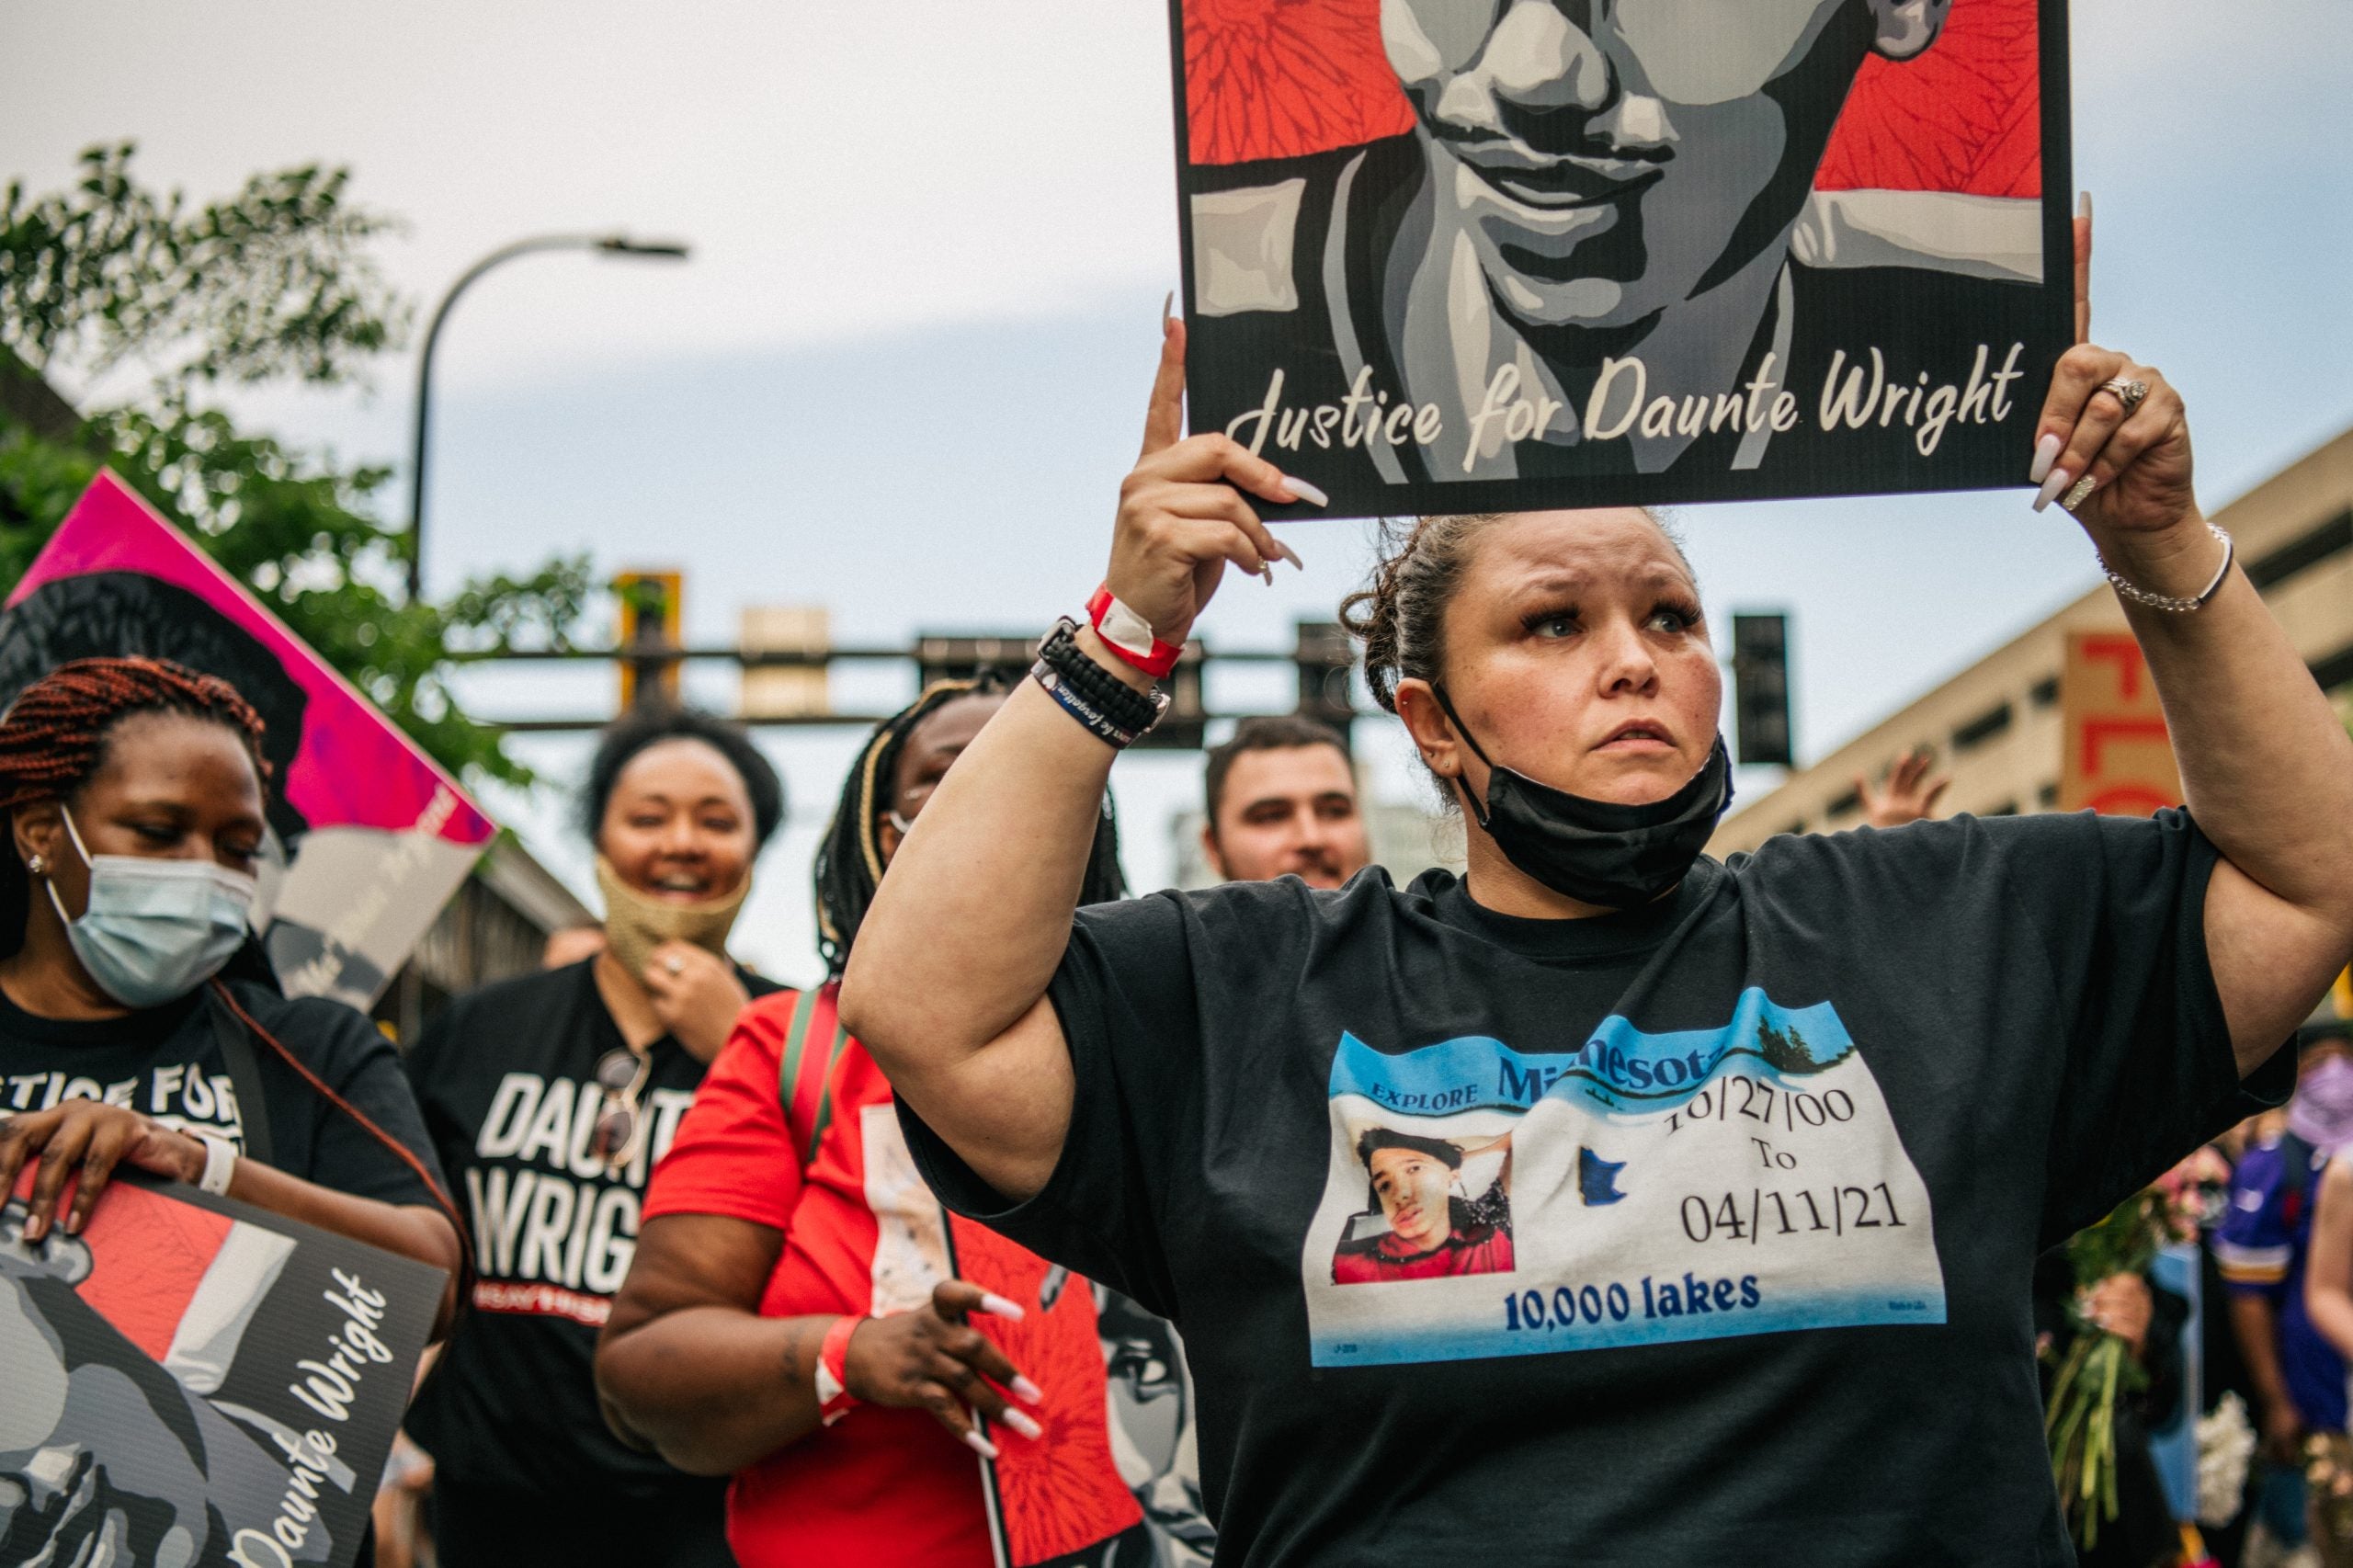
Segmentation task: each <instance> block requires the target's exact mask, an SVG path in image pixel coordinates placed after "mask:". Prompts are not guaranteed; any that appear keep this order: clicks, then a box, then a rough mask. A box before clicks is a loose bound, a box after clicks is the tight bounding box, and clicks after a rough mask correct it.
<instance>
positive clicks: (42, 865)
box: [25, 855, 49, 877]
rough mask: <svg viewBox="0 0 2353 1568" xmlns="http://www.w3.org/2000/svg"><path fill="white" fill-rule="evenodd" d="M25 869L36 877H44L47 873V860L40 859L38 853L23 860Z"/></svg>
mask: <svg viewBox="0 0 2353 1568" xmlns="http://www.w3.org/2000/svg"><path fill="white" fill-rule="evenodd" d="M25 869H26V870H28V871H30V872H31V873H32V874H33V875H34V876H36V877H45V876H47V875H48V874H49V862H48V861H46V860H44V859H42V858H40V856H39V855H35V856H34V857H33V858H31V859H29V860H28V861H26V862H25Z"/></svg>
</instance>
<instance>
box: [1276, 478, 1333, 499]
mask: <svg viewBox="0 0 2353 1568" xmlns="http://www.w3.org/2000/svg"><path fill="white" fill-rule="evenodd" d="M1283 483H1284V484H1285V485H1287V486H1288V487H1289V488H1290V493H1291V494H1293V495H1296V496H1298V497H1299V498H1300V499H1301V500H1302V501H1304V502H1306V503H1307V504H1308V505H1309V506H1330V505H1331V504H1332V498H1331V497H1330V496H1329V495H1326V494H1324V492H1323V491H1322V490H1320V489H1318V488H1317V487H1316V486H1314V485H1313V484H1310V483H1307V481H1305V480H1303V479H1293V478H1292V477H1291V476H1290V475H1289V474H1285V475H1283Z"/></svg>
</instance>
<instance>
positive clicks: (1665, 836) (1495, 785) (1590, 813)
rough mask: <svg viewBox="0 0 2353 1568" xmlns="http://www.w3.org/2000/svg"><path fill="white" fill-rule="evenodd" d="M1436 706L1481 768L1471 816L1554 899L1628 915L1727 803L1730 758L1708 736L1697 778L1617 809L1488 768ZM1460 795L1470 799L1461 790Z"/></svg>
mask: <svg viewBox="0 0 2353 1568" xmlns="http://www.w3.org/2000/svg"><path fill="white" fill-rule="evenodd" d="M1431 690H1432V691H1433V692H1434V693H1435V694H1436V696H1437V698H1438V706H1439V707H1440V708H1442V709H1444V710H1446V716H1447V717H1448V718H1449V719H1451V720H1452V721H1453V722H1454V727H1455V729H1456V730H1458V731H1459V732H1461V735H1462V738H1463V740H1464V741H1465V742H1467V743H1468V744H1470V747H1471V750H1472V752H1473V753H1474V754H1476V756H1478V758H1479V760H1480V761H1481V762H1483V763H1485V764H1486V765H1487V804H1486V809H1485V810H1484V811H1481V810H1480V809H1479V805H1478V802H1477V801H1475V800H1472V812H1473V814H1475V815H1476V816H1477V817H1478V819H1479V825H1480V826H1481V827H1483V828H1485V829H1486V830H1487V836H1488V837H1490V838H1492V839H1494V840H1495V847H1496V848H1498V849H1500V850H1502V851H1503V852H1504V858H1505V859H1506V860H1509V861H1510V862H1511V863H1512V864H1513V865H1515V866H1517V867H1518V868H1519V869H1521V870H1523V871H1525V872H1527V873H1528V874H1529V876H1531V877H1533V878H1535V879H1536V880H1537V881H1540V882H1542V883H1543V884H1544V885H1545V886H1546V887H1548V888H1551V889H1552V891H1553V892H1557V893H1561V894H1563V895H1564V896H1566V897H1569V898H1574V899H1576V900H1577V901H1579V902H1580V903H1594V904H1599V905H1600V906H1601V907H1602V908H1604V909H1636V908H1639V907H1641V906H1642V905H1643V904H1645V903H1650V902H1651V901H1652V900H1654V899H1655V898H1657V897H1658V896H1659V895H1660V894H1661V893H1664V892H1666V891H1667V890H1668V889H1669V888H1672V887H1673V886H1675V884H1676V883H1677V882H1679V881H1682V880H1683V879H1684V877H1685V876H1687V875H1688V873H1689V872H1690V869H1691V866H1692V863H1693V862H1694V861H1696V860H1698V859H1699V852H1700V851H1701V850H1703V849H1705V848H1706V847H1707V846H1708V839H1709V836H1710V835H1712V834H1713V833H1714V832H1715V831H1716V823H1717V820H1718V819H1719V818H1721V817H1722V815H1723V814H1724V811H1725V808H1727V807H1729V806H1730V805H1731V804H1732V757H1731V756H1730V755H1729V754H1728V753H1727V752H1726V751H1725V750H1724V739H1723V736H1722V735H1718V736H1717V737H1716V744H1715V749H1714V750H1712V751H1711V752H1710V753H1709V754H1708V761H1707V764H1706V766H1704V767H1701V768H1700V769H1699V776H1698V777H1697V778H1693V779H1692V780H1691V782H1690V783H1688V784H1686V785H1685V786H1684V787H1683V788H1682V789H1680V790H1677V791H1676V792H1675V793H1674V794H1672V795H1669V796H1668V797H1667V798H1666V799H1665V800H1664V801H1654V803H1652V804H1650V805H1647V806H1621V805H1619V804H1617V803H1615V802H1614V801H1588V800H1586V798H1585V797H1584V796H1582V795H1572V794H1570V793H1568V792H1567V791H1566V790H1555V789H1553V788H1552V786H1551V785H1549V784H1539V783H1538V782H1536V780H1534V779H1533V778H1529V777H1528V776H1527V775H1526V774H1524V773H1515V772H1513V771H1512V770H1511V769H1510V768H1508V767H1497V766H1496V765H1495V759H1494V758H1493V757H1491V756H1488V755H1487V754H1486V752H1485V751H1484V750H1483V749H1482V748H1481V746H1480V744H1479V743H1478V741H1477V739H1476V738H1475V737H1473V736H1472V733H1471V730H1470V727H1469V726H1468V725H1466V724H1464V723H1463V722H1462V717H1461V714H1459V713H1457V712H1455V710H1454V704H1453V703H1451V702H1449V701H1448V700H1447V699H1446V693H1445V691H1444V690H1443V689H1441V688H1439V687H1431ZM1462 794H1463V796H1464V798H1465V799H1466V800H1467V799H1470V798H1471V790H1470V789H1469V787H1468V786H1467V785H1464V786H1463V787H1462Z"/></svg>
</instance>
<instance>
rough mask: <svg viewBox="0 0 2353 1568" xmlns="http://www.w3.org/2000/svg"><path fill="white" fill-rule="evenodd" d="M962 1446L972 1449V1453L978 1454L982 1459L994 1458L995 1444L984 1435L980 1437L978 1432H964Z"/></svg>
mask: <svg viewBox="0 0 2353 1568" xmlns="http://www.w3.org/2000/svg"><path fill="white" fill-rule="evenodd" d="M964 1446H965V1447H966V1448H968V1449H972V1451H973V1452H974V1453H976V1454H978V1455H980V1456H981V1458H983V1459H984V1460H993V1459H995V1458H996V1445H995V1443H992V1442H990V1441H989V1440H988V1439H987V1438H986V1437H982V1436H981V1435H980V1434H979V1433H978V1432H967V1433H965V1434H964Z"/></svg>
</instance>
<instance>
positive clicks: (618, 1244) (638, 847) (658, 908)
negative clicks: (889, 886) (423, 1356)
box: [408, 709, 784, 1568]
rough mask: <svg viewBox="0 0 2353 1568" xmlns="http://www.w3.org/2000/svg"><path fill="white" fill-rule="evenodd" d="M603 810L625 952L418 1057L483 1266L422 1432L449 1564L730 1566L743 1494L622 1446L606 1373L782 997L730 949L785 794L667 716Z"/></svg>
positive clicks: (592, 792)
mask: <svg viewBox="0 0 2353 1568" xmlns="http://www.w3.org/2000/svg"><path fill="white" fill-rule="evenodd" d="M582 806H583V819H584V825H585V828H586V830H587V834H588V836H589V838H590V840H591V841H592V842H593V843H594V845H595V846H596V850H597V887H598V889H599V890H600V891H601V892H603V894H604V899H605V919H604V937H605V942H604V945H603V948H602V949H601V950H599V951H596V952H594V953H592V954H591V955H590V956H589V957H587V958H585V959H583V960H579V961H577V962H574V963H573V964H571V965H569V966H567V967H565V968H563V969H555V970H546V971H540V972H538V973H534V974H529V975H525V976H522V977H520V978H518V979H515V980H508V981H504V982H501V983H497V984H494V985H489V986H485V987H483V989H481V990H479V991H475V992H472V993H471V994H467V995H465V996H461V997H460V998H458V999H457V1000H456V1001H454V1002H452V1003H451V1004H450V1005H449V1007H448V1008H447V1009H446V1010H445V1011H444V1012H443V1013H442V1014H441V1015H440V1017H437V1018H436V1019H434V1020H433V1022H432V1023H431V1024H430V1025H428V1026H427V1027H426V1031H425V1036H424V1038H423V1040H420V1041H419V1042H418V1045H417V1048H416V1050H415V1051H413V1052H412V1053H411V1054H410V1057H409V1062H408V1067H409V1074H410V1076H411V1079H412V1081H414V1082H415V1085H416V1096H417V1101H418V1103H419V1104H420V1105H421V1106H422V1107H423V1108H424V1110H425V1120H426V1127H427V1128H428V1129H429V1130H430V1131H431V1133H432V1136H433V1141H434V1144H435V1147H436V1148H437V1149H438V1150H439V1152H440V1154H441V1158H442V1161H443V1163H444V1164H445V1165H447V1166H448V1167H449V1171H450V1173H451V1175H452V1177H453V1179H456V1180H458V1181H460V1182H462V1183H463V1184H464V1186H465V1190H466V1198H467V1201H468V1202H469V1203H470V1204H471V1206H472V1210H473V1212H472V1221H473V1234H474V1239H475V1242H476V1244H477V1258H476V1261H477V1263H478V1265H479V1267H480V1270H481V1281H480V1283H479V1284H478V1285H477V1286H476V1287H475V1290H474V1300H473V1305H474V1308H475V1311H474V1312H473V1313H472V1316H471V1317H469V1318H468V1319H467V1321H466V1322H465V1323H464V1324H463V1325H462V1326H461V1327H460V1330H459V1332H458V1333H457V1334H456V1335H454V1336H452V1338H451V1340H450V1343H449V1348H448V1350H447V1351H446V1352H445V1353H444V1354H443V1356H442V1358H441V1359H440V1361H439V1363H438V1365H437V1366H436V1367H435V1368H434V1369H433V1372H432V1374H431V1375H430V1376H429V1377H427V1379H426V1382H425V1386H424V1388H423V1389H422V1390H421V1391H420V1392H419V1393H418V1395H417V1401H416V1405H415V1409H414V1410H412V1411H411V1412H410V1415H409V1423H408V1430H409V1433H410V1435H411V1436H412V1437H415V1439H416V1441H417V1443H418V1445H419V1446H420V1447H422V1448H423V1449H425V1450H426V1452H427V1453H429V1454H431V1455H432V1456H433V1458H434V1460H435V1479H434V1498H433V1512H434V1519H435V1524H434V1530H435V1537H436V1540H437V1543H438V1547H439V1550H440V1561H441V1562H442V1563H443V1565H444V1568H465V1565H466V1564H469V1563H484V1564H506V1563H513V1562H581V1563H594V1562H614V1563H629V1564H631V1565H632V1568H636V1565H640V1564H676V1565H679V1568H690V1565H699V1564H706V1563H708V1564H714V1565H716V1564H723V1563H726V1562H729V1561H730V1559H729V1557H728V1555H727V1546H726V1542H725V1540H724V1539H723V1538H722V1516H721V1507H722V1489H721V1487H720V1486H719V1485H718V1483H714V1482H711V1481H708V1480H704V1479H702V1478H700V1477H697V1476H690V1475H686V1474H682V1473H680V1472H679V1471H676V1470H674V1469H672V1468H671V1467H670V1466H669V1465H666V1464H665V1463H663V1462H662V1461H661V1460H658V1459H655V1458H653V1457H652V1456H649V1455H646V1454H642V1453H639V1452H637V1451H635V1450H633V1449H628V1448H624V1447H623V1446H622V1445H620V1443H618V1442H616V1441H614V1440H613V1437H612V1436H611V1434H610V1433H608V1432H607V1431H606V1430H605V1426H604V1423H603V1421H602V1420H601V1419H600V1418H599V1417H598V1415H597V1401H596V1391H595V1388H594V1383H593V1379H592V1375H591V1370H590V1360H591V1358H592V1357H593V1355H594V1353H595V1350H596V1344H597V1328H598V1327H599V1326H600V1325H601V1324H603V1323H604V1321H605V1317H606V1314H607V1313H608V1312H609V1311H610V1310H611V1304H612V1293H613V1291H614V1290H616V1289H618V1288H619V1287H620V1282H621V1278H622V1276H623V1275H625V1274H626V1273H627V1272H628V1271H629V1264H630V1256H631V1252H632V1250H633V1249H634V1247H635V1244H636V1243H635V1237H636V1234H637V1226H638V1204H639V1200H640V1198H641V1196H642V1194H643V1193H644V1191H645V1182H646V1176H647V1173H648V1172H649V1171H650V1170H651V1169H652V1167H653V1165H654V1163H655V1162H657V1161H659V1160H660V1159H661V1157H662V1154H663V1152H664V1150H665V1149H666V1148H667V1147H668V1146H669V1142H670V1138H671V1135H672V1134H673V1133H674V1132H675V1131H676V1128H677V1125H678V1118H679V1117H680V1116H682V1115H683V1114H685V1111H686V1108H687V1106H688V1102H689V1101H691V1100H692V1099H693V1097H694V1092H695V1085H698V1084H699V1083H700V1082H701V1081H702V1075H703V1070H704V1068H705V1067H706V1066H707V1065H708V1064H709V1063H710V1060H711V1058H713V1057H714V1056H716V1055H718V1054H719V1049H720V1047H721V1046H722V1045H723V1044H725V1043H726V1040H727V1035H728V1031H729V1030H730V1029H732V1028H733V1027H734V1024H735V1016H736V1014H737V1013H739V1012H741V1011H742V1010H743V1007H744V1006H745V1003H746V1002H748V1001H749V1000H750V999H751V998H752V997H753V996H754V995H756V994H761V993H765V992H767V991H772V990H774V989H775V986H774V985H773V984H772V983H769V982H767V981H765V980H762V979H761V978H760V977H758V976H757V975H755V974H753V973H752V972H751V971H748V970H746V969H744V968H743V967H742V966H740V965H738V964H737V963H735V962H734V961H733V960H732V959H730V958H729V957H728V956H727V948H726V943H727V936H728V932H729V931H730V930H731V929H732V928H733V925H734V921H735V915H736V913H737V912H738V911H739V910H740V909H742V908H743V905H744V901H745V898H746V897H748V896H749V895H750V892H751V887H752V863H753V860H754V858H756V856H757V854H758V852H759V849H760V846H762V845H763V844H765V843H767V840H768V838H769V836H770V835H773V834H774V833H775V832H776V829H777V825H778V824H779V822H780V821H782V819H783V816H784V790H783V787H782V785H781V784H779V781H778V779H777V776H776V772H775V770H774V769H773V768H771V767H769V766H768V763H767V759H766V758H765V757H763V756H761V755H760V752H759V749H758V748H757V747H756V746H755V745H754V744H752V742H751V740H750V738H749V737H748V736H746V735H745V733H744V732H743V731H742V730H741V729H740V728H738V727H736V726H735V725H733V724H729V723H725V722H722V721H720V720H717V719H713V718H710V717H709V716H708V715H705V714H700V713H696V712H693V711H689V710H677V709H657V710H640V711H637V712H634V713H631V715H629V716H628V717H626V718H624V719H622V720H620V722H617V723H615V724H614V725H612V726H611V727H610V728H608V730H607V731H606V732H605V733H604V736H603V738H602V740H601V741H600V742H599V744H598V745H597V752H596V756H595V757H594V759H593V760H592V761H591V763H590V765H589V770H588V781H587V788H586V789H585V791H584V792H583V795H582Z"/></svg>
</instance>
